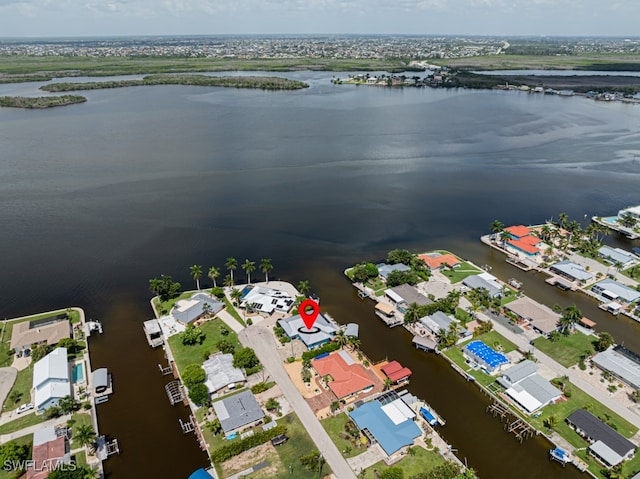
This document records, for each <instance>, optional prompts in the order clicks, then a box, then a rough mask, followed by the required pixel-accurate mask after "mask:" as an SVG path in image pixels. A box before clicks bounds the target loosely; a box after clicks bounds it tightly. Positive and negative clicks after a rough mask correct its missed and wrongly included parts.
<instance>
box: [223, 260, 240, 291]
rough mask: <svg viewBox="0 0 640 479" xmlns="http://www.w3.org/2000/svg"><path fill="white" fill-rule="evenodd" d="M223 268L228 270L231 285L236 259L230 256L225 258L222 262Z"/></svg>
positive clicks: (236, 265)
mask: <svg viewBox="0 0 640 479" xmlns="http://www.w3.org/2000/svg"><path fill="white" fill-rule="evenodd" d="M224 266H225V268H227V269H228V270H229V274H230V275H231V285H230V286H232V285H233V270H234V269H236V268H237V267H238V261H237V260H236V259H235V258H234V257H232V256H230V257H229V258H227V261H226V262H225V264H224Z"/></svg>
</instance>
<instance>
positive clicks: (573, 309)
mask: <svg viewBox="0 0 640 479" xmlns="http://www.w3.org/2000/svg"><path fill="white" fill-rule="evenodd" d="M581 319H582V312H581V311H580V310H579V309H578V307H577V306H576V305H575V304H572V305H571V306H567V307H566V308H565V309H564V313H563V314H562V316H561V317H560V319H559V320H558V326H560V329H561V330H562V332H563V333H565V334H567V333H569V332H571V331H572V330H573V328H574V327H575V325H576V323H577V322H578V321H580V320H581Z"/></svg>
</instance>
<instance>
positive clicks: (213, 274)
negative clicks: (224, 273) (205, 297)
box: [207, 266, 220, 288]
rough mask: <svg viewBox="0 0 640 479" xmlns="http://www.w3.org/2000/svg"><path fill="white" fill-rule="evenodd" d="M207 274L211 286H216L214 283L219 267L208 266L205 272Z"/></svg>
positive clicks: (218, 274)
mask: <svg viewBox="0 0 640 479" xmlns="http://www.w3.org/2000/svg"><path fill="white" fill-rule="evenodd" d="M207 276H208V277H209V279H210V280H211V282H212V283H213V287H214V288H217V287H218V285H217V284H216V279H217V278H218V276H220V268H216V267H215V266H212V267H211V268H209V272H208V273H207Z"/></svg>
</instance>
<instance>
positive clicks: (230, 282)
mask: <svg viewBox="0 0 640 479" xmlns="http://www.w3.org/2000/svg"><path fill="white" fill-rule="evenodd" d="M223 283H224V285H225V286H227V287H231V286H233V276H231V275H226V276H225V277H224V282H223Z"/></svg>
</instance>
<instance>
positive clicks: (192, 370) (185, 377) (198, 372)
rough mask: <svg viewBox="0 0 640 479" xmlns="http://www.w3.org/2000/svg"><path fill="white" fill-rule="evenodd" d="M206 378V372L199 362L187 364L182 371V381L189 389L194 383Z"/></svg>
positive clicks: (201, 381)
mask: <svg viewBox="0 0 640 479" xmlns="http://www.w3.org/2000/svg"><path fill="white" fill-rule="evenodd" d="M205 379H207V373H205V372H204V369H203V368H202V366H200V365H199V364H189V366H187V367H186V368H184V371H182V382H183V383H184V385H185V386H187V387H188V388H189V389H191V388H192V387H193V386H195V385H196V384H201V383H203V382H204V381H205Z"/></svg>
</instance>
